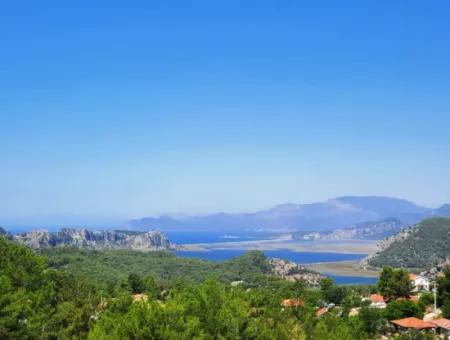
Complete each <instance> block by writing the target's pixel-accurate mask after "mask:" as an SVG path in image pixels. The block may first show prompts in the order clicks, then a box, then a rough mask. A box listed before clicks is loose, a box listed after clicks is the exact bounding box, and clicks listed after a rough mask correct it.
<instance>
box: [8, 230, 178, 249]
mask: <svg viewBox="0 0 450 340" xmlns="http://www.w3.org/2000/svg"><path fill="white" fill-rule="evenodd" d="M14 239H15V240H16V241H17V242H20V243H23V244H25V245H27V246H29V247H32V248H46V247H57V246H69V247H76V248H88V249H130V250H143V251H154V250H170V249H174V248H175V247H174V245H173V244H172V243H171V242H170V241H169V240H168V239H167V238H166V237H165V235H164V234H162V233H160V232H158V231H149V232H132V231H110V230H101V231H91V230H86V229H67V228H66V229H61V230H60V231H58V232H48V231H47V230H35V231H29V232H26V233H23V234H20V235H17V236H15V237H14Z"/></svg>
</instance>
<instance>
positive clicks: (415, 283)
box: [409, 274, 430, 292]
mask: <svg viewBox="0 0 450 340" xmlns="http://www.w3.org/2000/svg"><path fill="white" fill-rule="evenodd" d="M409 281H411V285H412V287H413V290H412V291H413V292H418V291H419V290H430V280H428V279H427V278H426V277H424V276H422V275H416V274H409Z"/></svg>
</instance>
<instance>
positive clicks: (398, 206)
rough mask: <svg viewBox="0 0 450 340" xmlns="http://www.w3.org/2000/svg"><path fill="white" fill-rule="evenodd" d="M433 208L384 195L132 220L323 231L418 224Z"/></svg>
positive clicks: (182, 227) (174, 226)
mask: <svg viewBox="0 0 450 340" xmlns="http://www.w3.org/2000/svg"><path fill="white" fill-rule="evenodd" d="M430 211H431V209H427V208H425V207H421V206H418V205H416V204H414V203H412V202H409V201H406V200H403V199H397V198H390V197H381V196H344V197H337V198H334V199H330V200H328V201H325V202H321V203H312V204H282V205H278V206H276V207H274V208H271V209H267V210H261V211H257V212H255V213H241V214H227V213H219V214H212V215H204V216H188V217H186V216H169V215H164V216H160V217H146V218H142V219H137V220H132V221H130V227H131V228H133V229H138V230H149V229H158V230H163V231H194V230H195V231H218V230H223V231H227V232H228V231H234V232H239V231H241V232H242V231H272V232H285V231H293V230H309V231H321V230H326V229H335V228H343V227H347V226H350V225H353V224H356V223H362V222H367V221H378V220H382V219H385V218H388V217H394V218H397V219H399V220H400V221H401V222H404V223H411V222H417V221H419V220H420V219H421V218H422V217H423V216H425V215H426V214H427V213H429V212H430Z"/></svg>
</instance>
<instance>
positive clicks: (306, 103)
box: [0, 1, 450, 223]
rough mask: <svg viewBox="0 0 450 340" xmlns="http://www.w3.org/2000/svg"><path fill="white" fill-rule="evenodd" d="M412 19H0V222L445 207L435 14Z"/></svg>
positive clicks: (67, 8)
mask: <svg viewBox="0 0 450 340" xmlns="http://www.w3.org/2000/svg"><path fill="white" fill-rule="evenodd" d="M424 6H425V5H423V4H422V3H420V2H414V1H413V2H408V3H402V2H392V1H377V2H360V1H350V2H346V3H342V2H328V3H327V4H326V5H324V4H319V3H312V2H309V3H284V4H280V3H278V2H277V3H274V2H270V1H268V2H266V1H262V2H258V3H257V5H255V4H254V3H251V2H250V3H242V2H239V1H227V2H224V3H213V2H207V1H199V2H195V3H186V2H183V1H178V2H175V3H172V4H167V3H154V2H152V3H136V4H133V5H130V6H128V5H127V6H124V5H123V4H112V3H109V4H108V5H107V6H104V5H102V4H100V3H89V4H88V3H68V2H60V3H53V4H51V3H46V2H30V3H29V4H27V5H26V6H24V5H23V4H21V3H14V2H9V3H8V4H4V6H3V10H2V11H1V13H0V37H1V41H2V54H1V56H0V62H1V64H2V65H3V67H2V69H1V79H2V81H1V82H0V127H1V132H2V143H0V195H1V200H0V221H19V220H22V221H25V220H29V219H33V218H34V219H35V220H36V221H37V217H39V216H40V218H41V220H44V217H45V218H50V217H51V218H55V217H58V218H60V219H61V221H64V220H73V221H76V220H79V219H81V218H84V219H85V218H89V219H90V220H92V221H96V220H97V221H100V220H103V221H115V220H119V221H121V220H126V219H129V218H138V217H142V216H154V215H159V214H164V213H186V214H197V213H202V214H206V213H213V212H220V211H226V212H238V211H256V210H259V209H264V208H265V207H271V206H274V205H277V204H282V203H287V202H294V203H299V202H300V203H303V202H317V201H323V200H326V199H328V198H332V197H336V196H341V195H345V194H349V193H350V194H353V195H366V194H370V195H373V194H376V195H385V196H392V197H403V198H406V199H408V200H411V201H413V202H416V203H418V204H421V205H425V206H429V207H437V206H439V205H440V204H442V203H445V202H450V180H449V176H448V175H449V174H450V157H448V154H449V153H450V152H449V151H450V134H449V133H448V128H449V126H450V114H449V112H450V101H449V100H448V94H449V93H450V39H448V37H449V36H450V26H449V25H448V13H449V12H450V3H448V2H438V3H430V4H427V5H426V9H424ZM368 13H370V15H368ZM445 155H447V156H445ZM0 223H1V222H0Z"/></svg>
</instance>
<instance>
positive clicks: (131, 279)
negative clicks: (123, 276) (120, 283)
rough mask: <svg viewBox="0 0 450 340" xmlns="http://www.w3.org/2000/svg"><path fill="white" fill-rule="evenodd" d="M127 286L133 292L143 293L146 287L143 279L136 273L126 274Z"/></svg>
mask: <svg viewBox="0 0 450 340" xmlns="http://www.w3.org/2000/svg"><path fill="white" fill-rule="evenodd" d="M128 286H129V288H130V290H131V292H132V293H134V294H139V293H143V292H144V291H145V288H146V287H145V282H144V279H143V278H142V277H141V276H140V275H138V274H136V273H131V274H130V275H128Z"/></svg>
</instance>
